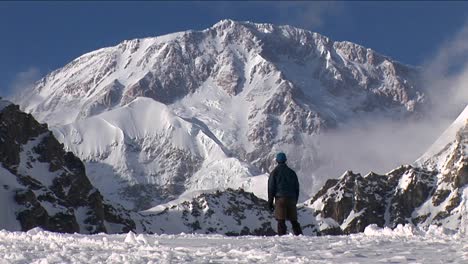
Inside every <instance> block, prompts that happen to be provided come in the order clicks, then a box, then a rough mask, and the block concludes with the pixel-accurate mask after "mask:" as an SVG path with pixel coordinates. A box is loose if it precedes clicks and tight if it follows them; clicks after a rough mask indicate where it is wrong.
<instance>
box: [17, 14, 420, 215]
mask: <svg viewBox="0 0 468 264" xmlns="http://www.w3.org/2000/svg"><path fill="white" fill-rule="evenodd" d="M417 80H418V71H417V70H416V69H415V68H412V67H409V66H406V65H403V64H401V63H398V62H396V61H393V60H392V59H390V58H388V57H385V56H383V55H380V54H378V53H376V52H375V51H373V50H371V49H367V48H365V47H362V46H359V45H356V44H353V43H350V42H346V41H345V42H335V41H332V40H330V39H329V38H327V37H325V36H322V35H320V34H318V33H313V32H309V31H306V30H302V29H298V28H294V27H291V26H275V25H271V24H255V23H250V22H236V21H232V20H223V21H220V22H219V23H217V24H215V25H214V26H213V27H211V28H208V29H205V30H202V31H186V32H180V33H174V34H170V35H165V36H160V37H155V38H145V39H134V40H129V41H124V42H122V43H120V44H118V45H117V46H114V47H109V48H103V49H100V50H96V51H94V52H90V53H88V54H85V55H83V56H81V57H79V58H77V59H75V60H73V61H72V62H71V63H69V64H67V65H66V66H65V67H63V68H61V69H58V70H56V71H54V72H52V73H50V74H49V75H47V76H46V77H44V78H43V79H42V80H40V81H39V82H38V83H37V85H36V86H35V87H34V88H32V89H30V90H28V91H26V92H25V93H23V94H22V95H21V96H19V97H18V98H17V99H16V101H17V102H18V103H19V104H20V105H21V107H22V109H24V110H25V111H26V112H29V113H31V114H32V115H34V116H35V117H36V118H37V119H38V120H39V121H41V122H47V123H48V124H49V125H50V126H51V127H52V129H53V131H54V133H55V135H56V136H57V138H58V139H59V140H60V141H61V142H63V143H64V144H65V146H66V149H67V150H70V151H73V153H75V154H76V155H77V156H78V157H80V158H81V159H82V160H83V161H84V162H85V164H86V168H87V171H88V175H89V177H90V179H91V181H92V182H93V184H94V185H95V186H97V187H98V188H99V190H100V191H101V192H102V193H103V195H104V196H105V197H106V198H109V199H111V200H113V201H122V200H126V201H127V202H125V206H126V207H128V208H134V209H147V208H150V207H151V206H154V205H157V204H159V203H161V202H166V201H168V200H170V199H172V198H175V197H177V196H179V195H180V194H182V193H184V192H190V191H196V190H201V189H212V188H224V187H233V188H237V187H243V188H245V189H246V190H249V191H254V192H255V193H256V194H257V195H259V196H260V197H264V198H265V190H264V188H265V187H264V186H265V179H266V176H265V174H262V173H261V171H262V170H263V171H267V170H269V169H271V168H272V165H273V162H272V157H273V154H274V153H275V152H277V151H278V150H282V151H286V152H287V153H288V154H289V157H290V163H291V165H292V166H293V167H294V168H295V169H296V170H297V171H298V172H299V173H298V174H299V176H300V181H301V184H302V186H303V190H304V193H303V195H301V199H302V200H304V199H306V198H308V197H310V196H311V194H312V193H313V192H314V191H315V190H316V189H317V188H318V186H321V184H322V183H323V182H324V181H325V179H324V178H323V177H325V176H322V177H319V176H317V175H314V173H313V172H314V171H315V170H316V169H317V168H319V167H320V166H324V164H325V163H326V161H323V160H321V157H320V152H319V149H318V144H317V142H316V140H317V139H316V135H317V134H319V133H324V132H326V130H328V129H335V128H337V127H340V126H341V125H343V124H345V123H348V122H351V121H352V120H358V119H359V118H361V117H363V116H368V115H371V116H376V117H379V118H381V117H388V116H390V117H392V118H402V117H405V116H409V115H412V114H413V113H415V112H417V110H418V109H419V107H421V105H422V104H423V103H424V101H425V99H424V91H422V88H421V87H419V86H418V85H417V84H418V83H417ZM140 97H146V98H140ZM254 176H258V177H254ZM331 176H332V175H326V177H331ZM259 186H261V187H259Z"/></svg>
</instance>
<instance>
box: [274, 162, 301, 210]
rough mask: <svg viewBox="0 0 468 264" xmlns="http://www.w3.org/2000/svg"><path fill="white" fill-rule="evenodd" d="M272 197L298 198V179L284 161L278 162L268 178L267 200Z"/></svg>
mask: <svg viewBox="0 0 468 264" xmlns="http://www.w3.org/2000/svg"><path fill="white" fill-rule="evenodd" d="M274 197H291V198H293V199H296V202H297V200H298V199H299V181H298V180H297V175H296V173H295V172H294V171H293V170H292V169H290V168H289V167H288V165H286V164H285V163H279V164H278V165H277V166H276V168H275V169H274V170H273V171H272V172H271V173H270V177H269V178H268V201H269V202H270V203H272V202H273V198H274Z"/></svg>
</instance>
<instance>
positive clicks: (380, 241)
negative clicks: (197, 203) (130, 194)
mask: <svg viewBox="0 0 468 264" xmlns="http://www.w3.org/2000/svg"><path fill="white" fill-rule="evenodd" d="M0 259H1V260H0V263H425V264H427V263H467V261H468V238H467V237H466V236H462V235H460V234H450V233H447V232H444V231H443V230H441V229H435V228H434V229H430V230H429V231H428V232H427V233H425V232H421V231H419V230H417V229H415V228H412V227H411V226H404V227H403V226H399V227H398V228H397V229H395V230H394V231H391V230H389V229H378V228H376V227H375V226H370V227H368V228H367V229H366V231H365V232H364V233H361V234H356V235H350V236H323V237H309V236H299V237H293V236H292V235H288V236H284V237H277V236H276V237H252V236H246V237H226V236H221V235H187V234H180V235H135V234H133V233H128V234H123V235H105V234H97V235H91V236H90V235H78V234H73V235H71V234H58V233H50V232H46V231H42V230H40V229H33V230H30V231H29V232H26V233H24V232H8V231H0Z"/></svg>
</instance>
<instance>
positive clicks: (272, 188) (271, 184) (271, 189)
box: [268, 170, 276, 207]
mask: <svg viewBox="0 0 468 264" xmlns="http://www.w3.org/2000/svg"><path fill="white" fill-rule="evenodd" d="M274 178H275V170H273V171H272V172H271V173H270V177H268V205H269V206H270V207H271V206H272V205H273V199H274V198H275V195H276V181H275V179H274Z"/></svg>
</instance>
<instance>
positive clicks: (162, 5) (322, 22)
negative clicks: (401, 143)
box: [0, 1, 468, 96]
mask: <svg viewBox="0 0 468 264" xmlns="http://www.w3.org/2000/svg"><path fill="white" fill-rule="evenodd" d="M224 18H230V19H234V20H249V21H253V22H268V23H275V24H290V25H294V26H297V27H301V28H305V29H308V30H311V31H315V32H319V33H321V34H323V35H326V36H328V37H330V38H332V39H334V40H348V41H352V42H355V43H358V44H361V45H364V46H366V47H369V48H372V49H374V50H376V51H378V52H380V53H383V54H385V55H388V56H390V57H392V58H394V59H396V60H399V61H402V62H404V63H407V64H412V65H422V64H424V63H425V62H426V61H428V60H431V57H432V56H434V54H435V53H436V51H437V49H438V47H439V46H441V45H442V44H443V43H444V42H446V41H447V40H448V39H450V38H451V37H453V35H455V34H456V33H457V32H458V31H459V30H461V28H462V27H463V26H464V25H465V23H466V22H467V18H468V2H446V1H444V2H442V1H441V2H419V1H418V2H399V1H398V2H353V1H352V2H278V1H275V2H266V1H261V2H213V1H202V2H180V1H176V2H174V1H173V2H107V1H106V2H0V36H1V39H0V59H1V63H0V96H2V95H3V96H4V95H6V94H8V93H9V92H10V91H11V90H12V89H13V88H14V87H18V86H21V85H23V84H25V83H27V82H30V81H31V80H33V79H36V78H39V77H40V76H42V75H45V74H47V73H48V72H50V71H52V70H54V69H56V68H59V67H62V66H64V65H65V64H66V63H68V62H70V61H71V60H72V59H74V58H76V57H78V56H80V55H82V54H83V53H86V52H89V51H92V50H95V49H98V48H101V47H106V46H112V45H116V44H117V43H119V42H121V41H122V40H125V39H132V38H140V37H147V36H157V35H162V34H166V33H171V32H175V31H182V30H188V29H195V30H198V29H204V28H207V27H210V26H211V25H212V24H214V23H216V22H217V21H219V20H221V19H224Z"/></svg>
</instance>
